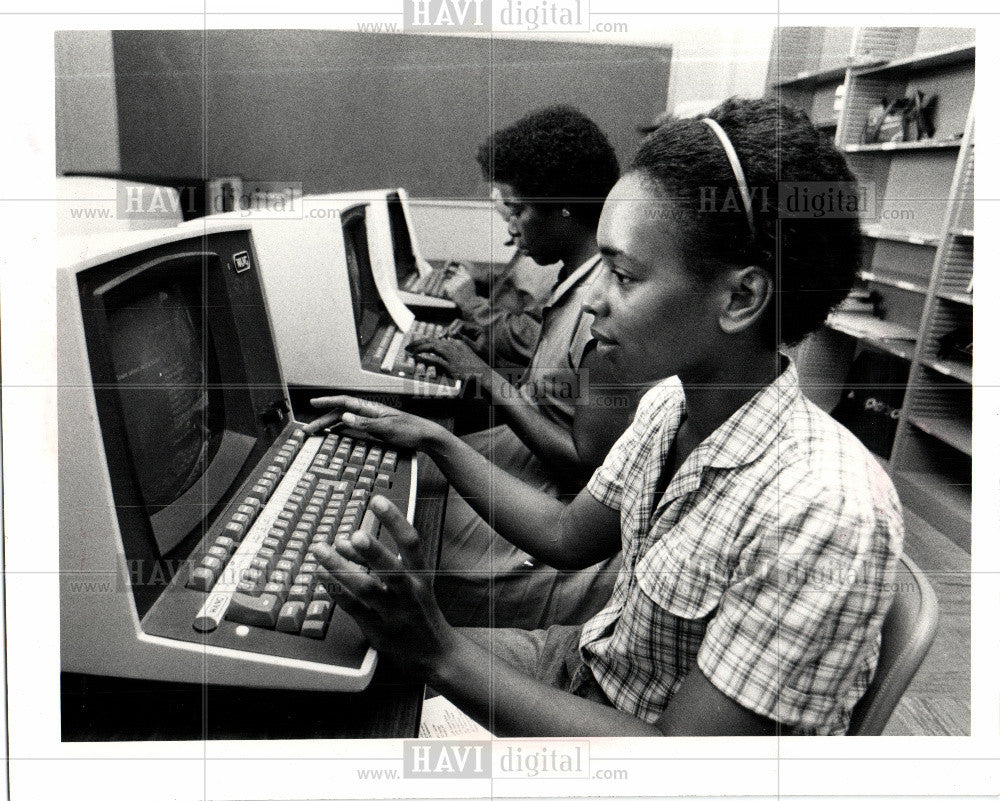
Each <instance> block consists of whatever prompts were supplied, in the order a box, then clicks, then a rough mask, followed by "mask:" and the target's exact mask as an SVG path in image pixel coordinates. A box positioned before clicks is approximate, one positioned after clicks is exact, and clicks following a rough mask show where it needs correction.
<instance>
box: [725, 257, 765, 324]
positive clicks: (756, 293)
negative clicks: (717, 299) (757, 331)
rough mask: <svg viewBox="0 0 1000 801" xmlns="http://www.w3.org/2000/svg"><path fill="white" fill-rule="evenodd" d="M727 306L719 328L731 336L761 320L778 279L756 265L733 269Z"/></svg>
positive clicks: (728, 279) (729, 275) (727, 278)
mask: <svg viewBox="0 0 1000 801" xmlns="http://www.w3.org/2000/svg"><path fill="white" fill-rule="evenodd" d="M726 288H727V303H726V307H725V309H724V310H723V312H722V314H721V315H720V317H719V326H720V327H721V328H722V330H723V331H724V332H725V333H727V334H738V333H740V332H741V331H745V330H746V329H748V328H749V327H750V326H752V325H753V324H754V323H755V322H757V320H759V319H760V318H761V315H763V313H764V310H765V309H767V305H768V304H769V303H770V302H771V299H772V297H773V296H774V277H773V276H772V275H771V274H770V273H768V272H767V271H766V270H763V269H761V268H760V267H757V266H756V265H752V266H750V267H741V268H739V269H736V270H732V271H731V272H730V273H729V274H728V276H727V277H726Z"/></svg>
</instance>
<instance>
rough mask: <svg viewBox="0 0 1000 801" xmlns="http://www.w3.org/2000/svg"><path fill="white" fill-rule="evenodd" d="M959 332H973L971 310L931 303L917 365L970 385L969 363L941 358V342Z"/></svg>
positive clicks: (940, 301)
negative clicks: (954, 332) (922, 365)
mask: <svg viewBox="0 0 1000 801" xmlns="http://www.w3.org/2000/svg"><path fill="white" fill-rule="evenodd" d="M960 328H962V329H964V328H968V329H969V330H970V331H971V330H972V307H971V306H967V305H963V304H959V303H951V302H949V301H946V300H937V301H934V302H933V304H932V308H931V312H930V318H929V319H928V321H927V328H926V330H925V332H924V339H923V341H922V343H921V347H922V350H921V352H920V354H919V356H920V362H921V363H922V364H925V365H927V366H928V367H930V368H931V369H932V370H934V371H935V372H938V373H941V374H942V375H947V376H951V377H952V378H957V379H958V380H960V381H964V382H965V383H967V384H968V383H971V382H972V365H971V363H970V362H967V361H964V360H961V361H960V360H957V359H951V358H948V357H947V356H944V357H942V356H941V355H940V351H941V343H942V341H944V339H945V338H946V337H947V336H948V335H950V334H951V333H952V332H953V331H955V330H956V329H960Z"/></svg>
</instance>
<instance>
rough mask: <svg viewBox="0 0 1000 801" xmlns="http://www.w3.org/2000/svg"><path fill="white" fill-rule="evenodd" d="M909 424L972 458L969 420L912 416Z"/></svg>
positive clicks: (908, 419)
mask: <svg viewBox="0 0 1000 801" xmlns="http://www.w3.org/2000/svg"><path fill="white" fill-rule="evenodd" d="M907 422H908V423H909V424H910V425H912V426H914V427H916V428H918V429H920V430H921V431H923V432H924V433H925V434H929V435H930V436H932V437H934V438H935V439H939V440H941V442H943V443H945V444H946V445H950V446H951V447H952V448H954V449H955V450H957V451H961V452H962V453H964V454H965V455H966V456H972V424H971V423H969V421H968V420H963V419H961V418H958V417H924V416H923V415H916V414H912V415H910V416H909V417H908V418H907Z"/></svg>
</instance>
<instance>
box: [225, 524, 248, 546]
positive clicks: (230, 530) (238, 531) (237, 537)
mask: <svg viewBox="0 0 1000 801" xmlns="http://www.w3.org/2000/svg"><path fill="white" fill-rule="evenodd" d="M223 532H224V533H225V535H226V536H227V537H232V539H233V541H234V542H243V538H244V537H245V536H246V534H247V527H246V526H244V525H241V524H240V523H233V522H231V521H230V522H229V523H226V527H225V528H224V529H223Z"/></svg>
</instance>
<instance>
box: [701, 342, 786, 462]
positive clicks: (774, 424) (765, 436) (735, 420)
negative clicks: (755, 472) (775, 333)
mask: <svg viewBox="0 0 1000 801" xmlns="http://www.w3.org/2000/svg"><path fill="white" fill-rule="evenodd" d="M781 358H782V360H783V361H784V362H786V365H785V369H784V370H782V372H781V374H780V375H779V376H778V377H777V378H776V379H775V380H774V381H772V382H771V383H770V384H768V385H767V386H766V387H764V388H763V389H762V390H760V391H759V392H758V393H757V394H756V395H754V396H753V397H752V398H751V399H750V400H748V401H747V402H746V403H744V404H743V405H742V406H741V407H740V408H739V409H738V410H737V411H736V412H735V413H734V414H733V415H732V416H731V417H730V418H729V419H728V420H726V422H725V423H723V424H722V425H721V426H719V427H718V428H717V429H716V430H715V431H713V432H712V433H711V434H710V435H709V436H708V438H707V439H706V440H705V441H704V442H702V443H701V445H699V446H698V448H697V450H702V451H703V453H702V458H701V459H700V461H701V462H702V464H704V465H706V466H709V467H720V468H732V467H740V466H742V465H745V464H750V463H751V462H753V461H755V460H756V459H757V458H758V457H759V456H760V455H761V454H762V453H763V452H764V451H765V449H766V448H767V447H768V446H769V445H770V444H771V443H772V442H774V440H775V439H776V438H777V437H778V435H779V434H780V433H781V430H782V428H783V427H784V423H785V420H786V415H787V413H788V411H789V409H791V407H792V405H793V404H794V403H795V402H796V401H797V400H798V399H799V397H800V396H801V394H802V392H801V390H800V389H799V377H798V373H797V372H796V370H795V365H794V364H792V361H791V360H790V359H788V358H787V357H786V356H782V357H781Z"/></svg>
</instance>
